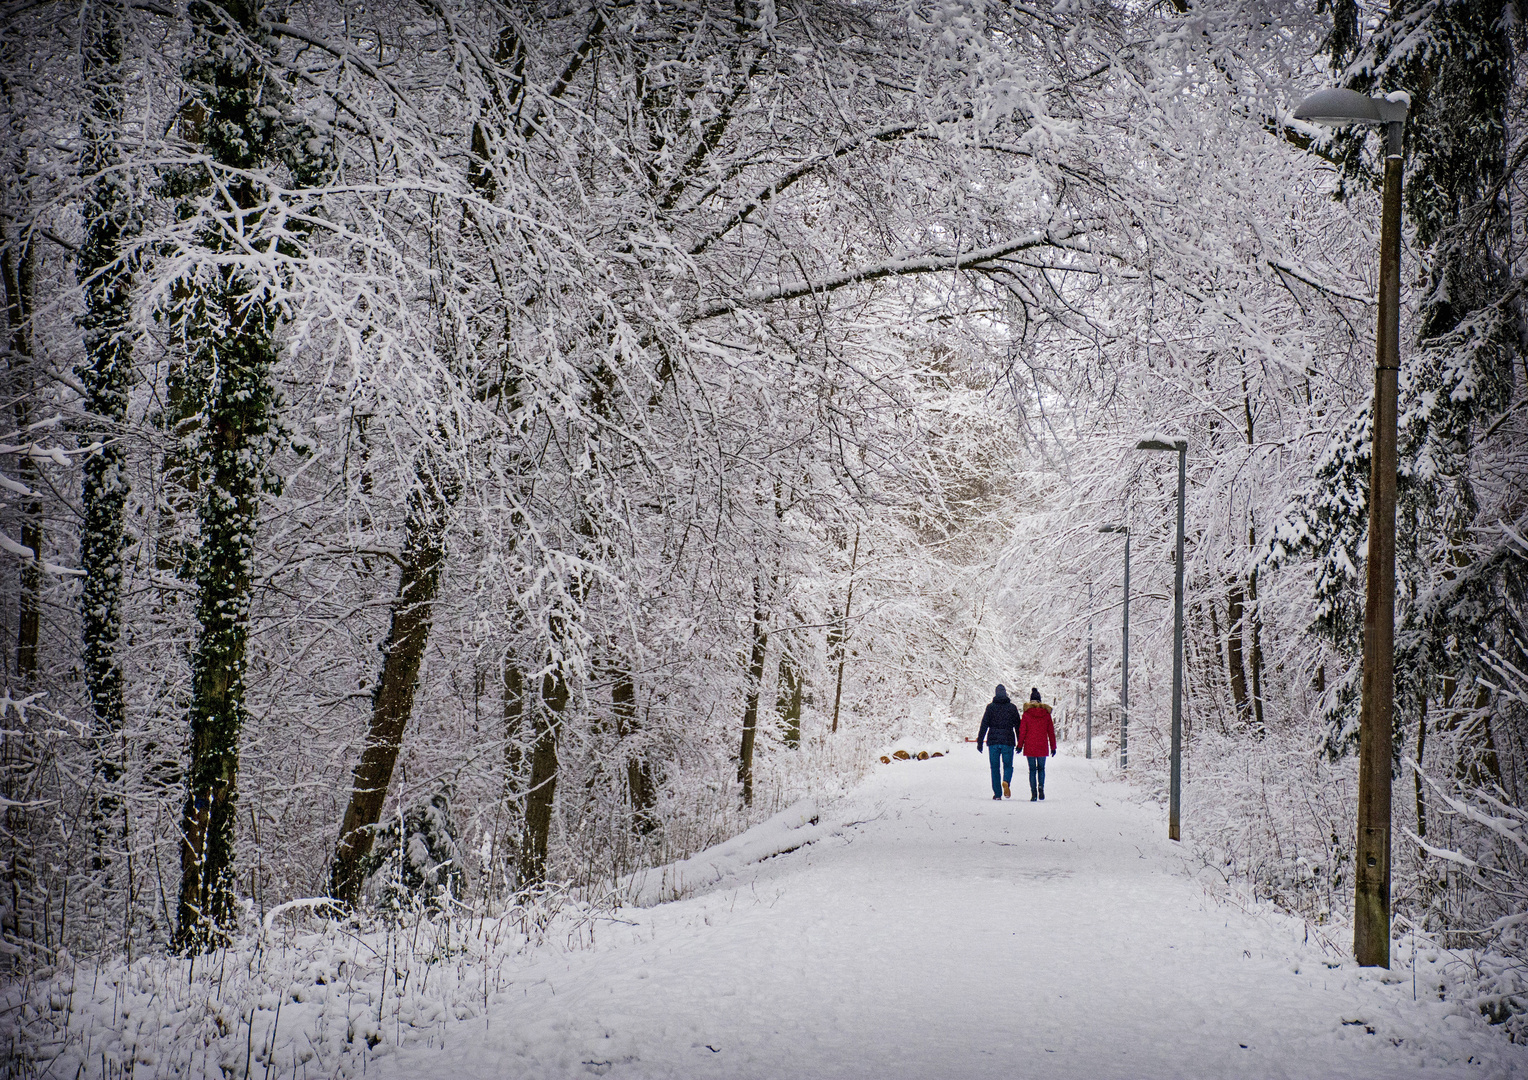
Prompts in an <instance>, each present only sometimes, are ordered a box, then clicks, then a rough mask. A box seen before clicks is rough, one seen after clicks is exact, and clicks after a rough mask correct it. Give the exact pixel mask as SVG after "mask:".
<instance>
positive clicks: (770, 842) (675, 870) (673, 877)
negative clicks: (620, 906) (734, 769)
mask: <svg viewBox="0 0 1528 1080" xmlns="http://www.w3.org/2000/svg"><path fill="white" fill-rule="evenodd" d="M838 828H839V826H838V824H837V823H827V822H825V821H823V819H822V814H821V813H820V812H819V810H818V808H817V803H816V801H815V800H812V799H803V800H802V801H801V802H798V803H796V804H795V805H794V806H792V807H790V808H789V809H786V810H782V811H781V812H780V813H778V814H776V815H775V816H774V817H772V818H770V819H768V820H767V821H761V822H759V824H757V825H755V826H754V827H753V828H751V829H749V830H747V831H746V832H743V833H739V834H738V835H737V836H734V837H733V838H732V839H731V840H728V841H726V842H724V843H721V844H717V845H716V846H715V847H713V848H708V849H706V850H705V851H702V852H700V853H698V854H696V855H691V856H690V857H689V858H688V859H682V860H680V861H679V862H675V863H669V864H668V865H667V866H658V867H654V868H652V869H651V870H639V871H637V872H636V873H635V874H631V875H628V876H627V877H626V878H624V879H622V881H621V890H620V891H621V894H622V895H623V896H625V897H626V898H627V899H628V902H630V903H632V904H634V905H636V906H637V907H652V906H653V905H655V904H663V903H667V902H668V901H670V900H679V899H682V898H683V897H686V896H692V895H694V894H695V893H697V892H699V891H700V890H702V889H707V888H710V887H711V886H714V885H718V884H720V883H722V882H724V881H726V880H727V879H728V878H729V877H731V876H733V875H734V874H736V873H737V872H738V871H740V870H742V869H743V868H744V867H746V866H749V865H752V864H753V863H757V862H763V861H764V860H765V859H770V858H773V857H774V856H776V855H784V854H785V853H786V852H790V851H795V850H796V849H797V848H801V847H805V846H806V845H807V844H812V843H815V842H817V841H818V840H820V839H822V838H823V837H825V836H832V835H833V834H834V833H836V832H837V831H838Z"/></svg>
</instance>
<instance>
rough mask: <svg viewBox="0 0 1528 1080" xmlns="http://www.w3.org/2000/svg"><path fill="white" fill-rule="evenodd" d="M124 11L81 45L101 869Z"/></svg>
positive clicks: (87, 536)
mask: <svg viewBox="0 0 1528 1080" xmlns="http://www.w3.org/2000/svg"><path fill="white" fill-rule="evenodd" d="M118 18H119V16H118V12H117V10H116V9H115V8H113V7H110V6H108V5H102V6H99V7H94V8H91V9H90V10H89V14H88V16H87V21H86V25H85V27H84V31H83V33H84V37H83V41H82V44H81V53H82V55H83V59H84V64H85V73H86V80H85V81H86V86H87V93H88V95H89V98H88V101H89V106H90V107H89V109H88V110H87V112H86V113H85V116H84V119H83V120H82V121H81V124H80V127H81V135H82V140H81V144H82V147H83V158H82V161H81V170H80V171H81V174H82V176H83V178H84V179H85V180H86V181H87V183H88V185H89V186H88V187H87V189H86V197H85V201H84V204H83V209H82V212H83V216H84V219H85V230H84V232H85V235H84V239H83V241H82V242H81V244H80V251H79V256H78V261H77V264H76V273H77V276H78V278H79V281H80V285H81V288H82V289H83V291H84V303H85V310H84V312H83V314H82V315H81V316H80V318H79V325H80V329H81V331H82V332H83V344H84V356H83V357H82V359H81V360H80V361H79V363H77V364H76V365H75V375H76V376H77V377H78V379H79V381H80V384H81V385H82V386H83V387H84V388H85V397H84V401H83V403H82V404H83V406H84V409H85V411H86V413H87V414H88V418H87V420H86V422H85V430H84V431H83V432H82V437H83V439H84V440H85V441H86V442H87V443H93V444H96V445H97V449H95V450H94V451H93V452H91V453H90V454H89V455H88V456H87V457H86V458H85V460H84V462H83V465H82V469H81V473H82V476H81V482H80V501H81V503H82V505H83V511H84V521H83V523H82V525H81V528H80V567H81V569H82V570H83V571H84V574H85V577H84V581H83V588H82V589H81V594H80V629H81V638H82V639H83V644H84V667H85V688H86V692H87V694H88V695H89V699H90V708H91V712H92V714H93V715H94V731H93V743H94V749H93V756H94V759H95V762H94V765H95V773H96V777H97V780H98V787H99V789H100V790H99V793H98V794H97V796H96V797H95V799H94V801H93V805H92V807H91V816H92V819H93V825H94V830H95V841H96V843H95V847H96V850H95V853H94V856H93V859H94V863H95V867H96V869H97V870H100V869H104V868H105V867H106V866H107V865H108V864H109V862H110V859H111V852H110V848H111V845H112V842H113V840H120V836H121V832H122V829H121V827H120V825H119V824H118V823H117V815H118V808H119V792H118V790H117V788H118V784H119V783H120V782H121V776H122V769H123V764H124V762H123V757H124V750H125V748H124V747H123V746H122V728H123V724H124V722H125V719H126V706H125V703H124V697H123V695H124V690H123V679H122V667H121V664H120V663H119V661H118V659H117V647H118V642H119V640H120V638H121V634H122V608H121V605H122V577H123V566H122V548H123V543H124V535H125V522H126V507H127V496H128V491H129V484H128V479H127V453H126V451H125V450H124V449H123V447H122V444H121V442H120V441H119V439H120V436H121V433H122V431H123V428H124V426H125V424H126V421H127V395H128V389H129V387H130V385H131V382H132V365H133V346H132V340H131V338H130V337H129V333H130V325H131V322H130V320H131V302H132V297H131V282H130V279H129V277H128V272H127V268H126V267H125V266H123V265H122V264H121V260H122V258H123V242H124V229H125V227H127V223H128V222H129V221H130V220H131V218H130V211H131V203H130V198H129V195H128V193H127V191H126V190H125V184H124V181H123V180H122V179H121V178H120V177H119V176H118V175H117V174H116V173H115V172H113V171H110V170H111V166H113V165H114V164H116V162H117V160H118V153H117V146H116V139H117V135H118V133H119V132H120V129H121V122H122V87H121V82H120V78H121V72H120V65H121V61H122V40H121V34H120V27H119V25H118V21H117V20H118Z"/></svg>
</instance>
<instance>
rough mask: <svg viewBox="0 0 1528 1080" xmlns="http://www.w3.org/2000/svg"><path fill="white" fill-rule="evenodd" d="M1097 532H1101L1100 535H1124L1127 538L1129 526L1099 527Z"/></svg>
mask: <svg viewBox="0 0 1528 1080" xmlns="http://www.w3.org/2000/svg"><path fill="white" fill-rule="evenodd" d="M1098 531H1099V532H1101V533H1124V534H1125V535H1126V536H1129V535H1130V526H1129V525H1100V526H1099V527H1098Z"/></svg>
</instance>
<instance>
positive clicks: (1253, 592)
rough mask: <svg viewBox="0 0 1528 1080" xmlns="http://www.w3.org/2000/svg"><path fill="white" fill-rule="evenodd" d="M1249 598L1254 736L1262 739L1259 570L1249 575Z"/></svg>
mask: <svg viewBox="0 0 1528 1080" xmlns="http://www.w3.org/2000/svg"><path fill="white" fill-rule="evenodd" d="M1247 599H1248V601H1250V603H1251V605H1252V614H1251V618H1250V619H1248V620H1246V621H1248V622H1250V623H1251V624H1252V650H1251V654H1250V655H1249V657H1248V659H1249V661H1250V666H1251V668H1252V736H1253V738H1256V739H1261V738H1262V737H1263V734H1264V732H1265V731H1267V728H1266V727H1264V724H1263V617H1262V614H1261V611H1260V609H1259V607H1258V603H1257V571H1256V570H1254V571H1253V572H1252V573H1251V574H1250V575H1248V577H1247Z"/></svg>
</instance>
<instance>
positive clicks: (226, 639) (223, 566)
mask: <svg viewBox="0 0 1528 1080" xmlns="http://www.w3.org/2000/svg"><path fill="white" fill-rule="evenodd" d="M189 12H190V15H191V17H192V19H193V20H194V21H195V23H196V25H197V29H198V31H199V32H200V34H201V41H202V43H203V51H201V52H200V53H198V54H196V55H194V56H193V58H192V59H191V60H190V61H189V62H188V63H187V65H186V68H185V77H186V83H187V86H188V88H189V90H190V92H191V94H192V95H193V100H192V102H191V103H189V104H188V106H187V107H186V110H185V111H184V112H183V116H184V117H185V118H186V120H187V121H188V123H187V128H188V129H189V130H188V132H187V133H188V135H189V136H190V137H191V138H192V139H194V140H195V141H197V142H199V143H200V144H201V145H202V146H203V147H204V148H205V150H206V152H207V153H208V155H209V156H210V157H211V159H212V161H213V163H214V164H213V165H211V166H209V167H208V168H207V169H206V171H205V172H201V173H200V174H199V175H198V174H188V175H183V176H182V177H181V178H179V182H180V183H181V184H182V185H183V187H182V194H183V196H184V201H183V203H182V205H183V207H184V212H186V213H187V214H195V213H202V214H210V215H211V216H212V217H213V218H214V219H215V220H213V221H210V222H208V224H207V226H206V227H205V228H204V229H203V230H202V232H201V237H200V242H201V244H202V246H203V248H204V249H205V250H206V251H207V252H210V253H212V255H213V256H214V258H213V260H212V262H213V267H214V268H213V269H212V270H211V272H206V271H204V272H203V273H202V274H200V275H197V276H195V277H190V278H188V279H187V280H185V281H183V283H182V286H181V288H180V290H179V293H178V295H177V304H176V310H175V324H174V325H175V328H176V330H177V332H178V335H179V339H180V344H181V346H182V348H183V349H184V354H185V361H184V365H183V367H182V368H181V370H180V372H179V374H178V376H177V379H176V381H177V383H178V386H177V388H176V389H177V390H178V392H179V393H180V394H181V401H182V403H183V404H182V412H181V415H180V416H179V417H178V420H179V423H178V432H179V434H180V438H181V449H182V455H183V460H184V461H185V462H186V463H187V464H188V467H189V468H190V470H191V471H192V473H193V474H194V477H195V482H196V498H195V505H196V513H197V523H198V526H199V536H198V543H197V545H196V547H195V549H194V550H193V552H192V553H191V555H190V558H189V564H190V565H189V567H188V569H189V572H190V577H191V579H192V581H193V583H194V585H195V592H196V617H197V622H198V632H197V636H196V640H195V642H194V644H193V647H192V655H191V687H192V688H191V706H190V710H189V711H190V726H191V737H190V761H189V767H188V770H187V774H186V798H185V804H184V807H183V810H182V815H181V886H180V901H179V905H178V909H177V928H176V933H175V944H176V946H177V947H178V948H179V949H181V950H182V951H184V952H188V953H197V952H202V951H205V950H207V949H209V948H212V947H215V946H217V945H220V944H222V943H225V942H226V941H228V940H229V938H230V936H231V934H232V932H233V929H234V923H235V914H236V911H237V904H236V900H235V895H234V836H235V832H234V827H235V817H234V815H235V812H236V809H237V799H238V774H239V737H240V733H241V731H242V730H243V726H244V721H245V706H244V671H245V651H246V645H247V641H248V634H249V610H250V607H249V605H250V580H251V576H252V573H253V562H254V537H255V529H256V527H257V525H258V523H259V499H260V495H261V493H262V491H263V490H265V489H266V487H267V476H266V467H267V463H268V461H269V455H270V443H271V439H272V437H273V434H274V430H273V428H274V425H273V414H274V400H273V394H272V389H271V382H270V370H271V365H272V363H273V361H274V360H275V357H276V348H277V346H276V342H275V330H276V319H277V316H276V313H275V312H274V311H273V310H272V309H271V307H270V305H269V301H268V293H267V291H266V290H265V289H264V288H263V287H261V284H260V283H259V282H257V281H255V280H252V279H251V278H250V277H249V276H247V275H248V271H245V270H243V269H241V268H240V267H239V266H238V265H237V264H236V262H235V259H234V258H233V257H232V256H234V255H235V252H233V251H232V250H231V249H230V247H229V241H228V240H227V239H226V237H227V236H230V235H237V234H244V235H248V234H249V233H251V232H252V231H253V230H254V229H256V228H258V225H259V219H260V212H259V209H258V208H259V207H260V206H261V205H262V204H263V202H264V201H265V192H264V191H263V189H262V185H261V184H260V183H259V182H258V181H257V179H256V178H255V171H256V170H258V169H259V168H260V167H261V166H263V165H265V164H266V163H267V162H268V161H269V160H270V158H271V157H272V156H273V154H274V152H275V148H276V137H277V131H276V127H275V125H276V123H277V117H278V115H279V114H278V113H277V110H276V109H275V108H274V107H273V106H274V105H275V104H276V99H277V95H278V93H279V87H278V85H277V84H275V83H274V82H273V81H271V80H269V79H268V78H267V76H266V69H265V65H264V64H263V63H262V62H261V60H262V54H261V53H260V52H259V51H258V50H259V46H257V45H256V44H255V43H256V42H258V41H260V40H261V37H260V31H259V13H258V6H257V5H256V4H254V3H242V4H241V3H232V2H230V3H228V4H226V6H222V7H216V6H213V5H210V4H205V3H193V4H192V5H191V6H190V8H189ZM214 181H215V182H214ZM216 219H237V220H238V222H239V225H238V227H234V226H232V225H228V226H227V227H226V228H225V227H224V226H225V222H223V221H219V220H216ZM225 255H226V256H228V257H227V258H222V256H225Z"/></svg>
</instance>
